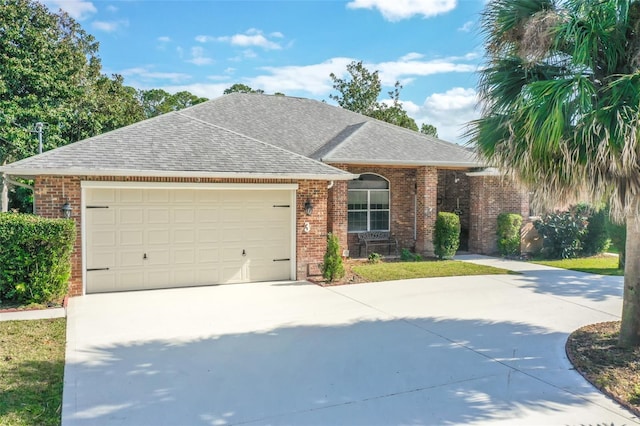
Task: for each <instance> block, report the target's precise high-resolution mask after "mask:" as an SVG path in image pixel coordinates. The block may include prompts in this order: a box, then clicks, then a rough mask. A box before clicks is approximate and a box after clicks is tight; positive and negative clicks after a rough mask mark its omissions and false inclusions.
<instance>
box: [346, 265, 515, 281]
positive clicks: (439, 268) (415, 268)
mask: <svg viewBox="0 0 640 426" xmlns="http://www.w3.org/2000/svg"><path fill="white" fill-rule="evenodd" d="M352 269H353V272H354V273H356V274H358V275H359V276H360V277H362V278H363V279H365V280H367V281H369V282H379V281H396V280H405V279H412V278H439V277H456V276H472V275H504V274H513V273H514V272H513V271H509V270H506V269H501V268H494V267H492V266H485V265H477V264H473V263H469V262H461V261H457V260H438V261H423V262H382V263H374V264H363V265H356V266H353V268H352Z"/></svg>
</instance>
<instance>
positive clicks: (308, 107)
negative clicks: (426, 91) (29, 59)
mask: <svg viewBox="0 0 640 426" xmlns="http://www.w3.org/2000/svg"><path fill="white" fill-rule="evenodd" d="M323 163H329V164H330V163H367V164H397V165H437V166H445V167H446V166H451V167H453V166H455V167H479V166H482V164H481V163H480V162H479V161H477V160H476V158H475V157H474V155H473V154H472V153H471V152H470V151H468V150H467V149H465V148H464V147H462V146H460V145H456V144H453V143H449V142H445V141H442V140H439V139H436V138H432V137H429V136H426V135H422V134H420V133H418V132H414V131H411V130H407V129H403V128H400V127H397V126H393V125H391V124H388V123H384V122H381V121H378V120H375V119H373V118H370V117H366V116H363V115H361V114H356V113H354V112H351V111H347V110H345V109H342V108H339V107H335V106H331V105H328V104H326V103H323V102H319V101H314V100H311V99H303V98H294V97H286V96H271V95H263V94H241V93H233V94H230V95H225V96H222V97H219V98H217V99H213V100H211V101H208V102H204V103H202V104H198V105H196V106H193V107H191V108H187V109H184V110H182V111H179V112H172V113H168V114H165V115H161V116H159V117H155V118H152V119H149V120H145V121H142V122H139V123H136V124H133V125H131V126H127V127H123V128H121V129H118V130H114V131H112V132H109V133H105V134H102V135H99V136H95V137H93V138H89V139H86V140H84V141H80V142H76V143H73V144H70V145H67V146H64V147H61V148H58V149H55V150H52V151H49V152H45V153H43V154H40V155H37V156H34V157H31V158H27V159H24V160H21V161H18V162H16V163H13V164H10V165H7V166H4V167H0V171H5V172H7V173H9V174H15V175H23V176H26V175H38V174H91V175H96V174H105V175H153V176H156V175H157V176H221V177H224V176H229V177H231V176H236V177H286V178H308V179H327V180H329V179H331V180H333V179H351V178H353V175H352V174H349V173H346V172H344V171H341V170H338V169H336V168H334V167H331V166H330V165H328V164H323Z"/></svg>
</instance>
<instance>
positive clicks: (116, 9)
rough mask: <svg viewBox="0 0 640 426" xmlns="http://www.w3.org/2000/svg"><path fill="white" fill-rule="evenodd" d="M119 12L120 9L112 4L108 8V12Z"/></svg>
mask: <svg viewBox="0 0 640 426" xmlns="http://www.w3.org/2000/svg"><path fill="white" fill-rule="evenodd" d="M117 11H118V8H117V7H115V6H114V5H112V4H110V5H109V6H107V12H111V13H116V12H117Z"/></svg>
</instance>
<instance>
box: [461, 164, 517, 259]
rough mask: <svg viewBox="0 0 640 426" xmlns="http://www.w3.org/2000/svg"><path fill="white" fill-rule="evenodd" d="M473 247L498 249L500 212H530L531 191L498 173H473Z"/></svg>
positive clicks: (489, 251)
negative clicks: (497, 238)
mask: <svg viewBox="0 0 640 426" xmlns="http://www.w3.org/2000/svg"><path fill="white" fill-rule="evenodd" d="M469 182H470V185H469V187H470V224H469V250H470V251H472V252H474V253H482V254H494V253H496V252H497V243H496V228H497V222H496V221H497V218H498V215H499V214H500V213H518V214H520V215H522V217H523V218H525V219H526V218H527V217H528V216H529V195H528V192H527V190H526V189H525V188H522V187H520V186H518V185H515V184H514V183H513V182H512V181H511V180H509V179H507V178H505V177H502V176H495V175H489V176H487V175H483V176H470V177H469Z"/></svg>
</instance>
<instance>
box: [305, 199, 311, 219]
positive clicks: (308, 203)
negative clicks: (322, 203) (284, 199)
mask: <svg viewBox="0 0 640 426" xmlns="http://www.w3.org/2000/svg"><path fill="white" fill-rule="evenodd" d="M304 212H305V213H306V214H307V216H311V213H313V204H311V200H307V201H306V202H305V203H304Z"/></svg>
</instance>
